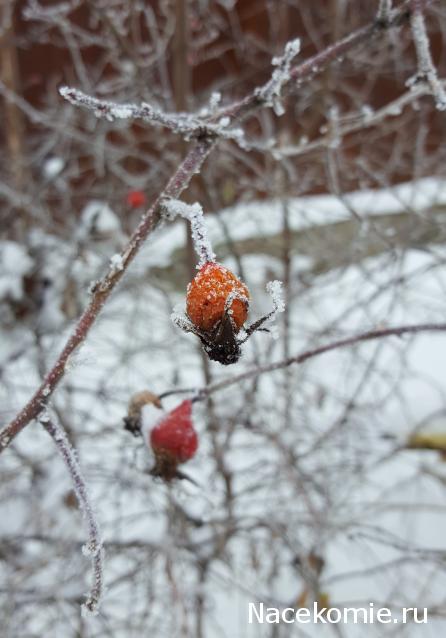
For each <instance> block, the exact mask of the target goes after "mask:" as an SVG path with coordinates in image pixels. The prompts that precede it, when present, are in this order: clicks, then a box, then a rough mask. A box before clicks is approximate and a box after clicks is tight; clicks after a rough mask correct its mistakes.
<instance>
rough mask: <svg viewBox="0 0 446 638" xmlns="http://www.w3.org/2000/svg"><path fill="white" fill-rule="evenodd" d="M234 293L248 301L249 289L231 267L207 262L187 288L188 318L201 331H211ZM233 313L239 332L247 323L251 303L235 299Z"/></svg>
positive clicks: (232, 306)
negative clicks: (229, 296)
mask: <svg viewBox="0 0 446 638" xmlns="http://www.w3.org/2000/svg"><path fill="white" fill-rule="evenodd" d="M233 291H235V292H236V293H238V294H239V295H241V296H242V297H244V298H246V299H247V300H248V301H249V291H248V288H247V287H246V285H245V284H244V283H243V282H241V281H240V279H237V277H236V276H235V275H234V274H233V273H232V272H231V271H230V270H229V269H228V268H225V266H222V265H221V264H218V263H216V262H214V261H208V262H206V263H205V264H204V265H203V266H202V267H201V268H200V270H199V271H198V273H197V275H196V276H195V277H194V279H193V280H192V281H191V283H190V284H189V286H188V288H187V297H186V312H187V315H188V317H189V319H190V320H191V321H192V323H193V324H194V325H195V326H196V327H197V328H198V329H200V330H203V331H205V332H209V331H210V330H212V329H213V328H214V327H215V326H216V324H217V323H218V322H219V321H220V320H221V319H222V317H223V313H224V309H225V303H226V299H227V298H228V295H229V294H230V293H231V292H233ZM230 310H231V316H232V319H233V321H234V324H235V327H236V332H238V331H239V330H240V329H241V327H242V326H243V324H244V323H245V321H246V318H247V315H248V303H246V302H244V301H243V300H242V299H238V298H236V299H234V301H233V302H232V304H231V307H230Z"/></svg>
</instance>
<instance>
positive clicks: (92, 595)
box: [41, 415, 104, 614]
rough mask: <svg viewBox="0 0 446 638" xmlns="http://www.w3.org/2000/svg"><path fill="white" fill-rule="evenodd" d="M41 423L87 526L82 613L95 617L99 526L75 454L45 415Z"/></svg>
mask: <svg viewBox="0 0 446 638" xmlns="http://www.w3.org/2000/svg"><path fill="white" fill-rule="evenodd" d="M41 423H42V425H43V427H44V428H45V430H46V431H47V432H48V434H49V435H50V436H51V438H52V439H53V441H54V443H55V444H56V446H57V449H58V450H59V453H60V455H61V457H62V459H63V461H64V463H65V465H66V467H67V470H68V472H69V474H70V476H71V480H72V483H73V487H74V491H75V494H76V497H77V500H78V503H79V508H80V510H81V512H82V515H83V517H84V519H85V520H86V523H87V527H88V542H87V543H86V544H85V545H84V546H83V548H82V553H83V554H84V555H85V556H90V557H91V562H92V566H93V584H92V586H91V589H90V592H89V594H88V597H87V600H86V601H85V603H84V605H83V607H84V609H85V611H87V612H89V613H92V614H97V613H98V611H99V606H100V603H101V598H102V594H103V589H104V575H103V563H104V548H103V543H102V538H101V533H100V529H99V524H98V522H97V519H96V515H95V513H94V510H93V506H92V504H91V501H90V496H89V494H88V489H87V485H86V483H85V479H84V477H83V476H82V472H81V468H80V466H79V462H78V460H77V456H76V452H75V451H74V449H73V448H72V447H71V445H70V442H69V441H68V437H67V435H66V433H65V431H64V430H63V428H62V427H61V426H60V425H59V424H56V423H54V422H53V421H51V420H49V419H48V418H47V417H46V415H43V416H42V419H41Z"/></svg>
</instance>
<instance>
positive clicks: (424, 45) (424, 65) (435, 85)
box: [407, 0, 446, 111]
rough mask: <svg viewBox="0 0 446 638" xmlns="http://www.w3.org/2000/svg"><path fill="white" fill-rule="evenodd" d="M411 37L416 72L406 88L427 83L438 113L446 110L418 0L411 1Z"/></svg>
mask: <svg viewBox="0 0 446 638" xmlns="http://www.w3.org/2000/svg"><path fill="white" fill-rule="evenodd" d="M410 24H411V28H412V36H413V41H414V44H415V48H416V51H417V58H418V72H417V74H416V75H415V76H414V77H412V78H410V79H409V80H408V82H407V85H408V86H413V85H414V84H416V83H417V82H420V81H421V82H423V81H424V82H427V84H428V86H429V87H430V90H431V92H432V95H433V97H434V99H435V104H436V107H437V109H438V110H439V111H445V110H446V91H445V90H444V88H443V85H442V83H441V82H440V80H439V78H438V74H437V70H436V68H435V66H434V63H433V61H432V55H431V51H430V44H429V38H428V35H427V30H426V24H425V21H424V15H423V11H422V6H421V3H420V0H412V13H411V16H410Z"/></svg>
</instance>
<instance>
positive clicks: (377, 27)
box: [0, 0, 433, 454]
mask: <svg viewBox="0 0 446 638" xmlns="http://www.w3.org/2000/svg"><path fill="white" fill-rule="evenodd" d="M412 1H413V0H407V1H406V2H405V3H404V4H402V5H401V7H400V9H398V10H397V11H394V13H393V14H392V17H391V20H389V22H388V23H387V24H386V25H383V24H382V23H380V22H377V21H374V22H372V23H370V24H368V25H367V26H365V27H362V28H360V29H358V30H356V31H354V32H353V33H351V34H350V35H349V36H347V37H345V38H343V39H341V40H339V41H338V42H336V43H335V44H332V45H331V46H328V47H327V48H326V49H324V50H323V51H321V52H320V53H317V54H316V55H314V56H312V57H310V58H309V59H307V60H306V61H305V62H303V63H302V64H300V65H297V66H295V67H293V68H292V69H291V70H290V74H289V80H288V87H290V84H291V85H293V86H294V87H298V86H299V85H300V84H301V83H302V82H303V81H304V80H309V79H311V78H313V77H314V76H315V75H316V74H318V73H320V72H322V71H323V70H324V69H325V68H326V67H327V66H328V65H329V64H331V63H332V62H334V61H335V60H338V59H339V58H340V57H342V56H344V55H345V54H346V53H348V52H349V51H351V50H352V49H354V48H355V47H356V46H358V45H360V44H363V43H364V42H365V41H366V40H370V39H371V38H372V37H373V36H375V35H376V34H379V33H380V32H382V31H383V29H387V28H390V27H393V26H399V25H401V24H402V23H403V22H407V21H408V20H409V19H410V16H411V11H412ZM432 1H433V0H417V2H418V4H419V6H420V7H422V8H425V7H426V6H427V5H429V4H430V3H431V2H432ZM260 89H261V87H260ZM262 106H265V104H264V100H263V99H262V91H261V90H260V91H259V89H256V90H254V91H253V92H252V93H251V94H250V95H248V96H247V97H246V98H244V99H243V100H241V101H239V102H235V103H233V104H232V105H230V106H229V107H227V108H225V109H222V110H221V111H219V112H218V113H216V115H215V116H214V117H213V118H212V119H211V120H210V121H211V122H212V120H214V119H215V121H219V120H220V118H221V117H223V116H226V117H229V118H230V119H231V121H232V123H233V122H234V120H240V119H241V118H243V117H244V116H246V115H247V114H248V113H251V112H253V111H255V110H256V109H258V108H260V107H262ZM215 144H216V137H215V136H213V135H211V134H210V133H209V131H208V132H207V133H206V131H205V132H204V134H203V137H202V138H198V139H197V141H196V142H195V143H194V146H193V147H192V148H191V150H190V151H189V152H188V154H187V155H186V157H185V159H184V160H183V162H182V163H181V164H180V166H179V167H178V169H177V170H176V171H175V173H174V174H173V176H172V177H171V179H170V181H169V183H168V184H167V186H166V188H165V189H164V190H163V191H162V193H161V194H160V195H159V196H158V198H157V199H156V200H155V202H154V203H153V204H152V206H151V208H150V209H149V210H148V211H147V212H146V213H145V214H144V215H143V217H142V219H141V221H140V223H139V225H138V227H137V228H136V230H135V232H134V233H133V235H132V237H131V238H130V240H129V243H128V244H127V246H126V247H125V248H124V250H123V251H122V253H121V258H122V267H120V268H116V266H114V265H111V266H110V268H109V270H108V272H107V274H106V275H105V276H104V277H103V278H102V280H100V281H99V282H98V283H97V284H96V285H95V287H94V290H93V291H92V298H91V301H90V303H89V305H88V306H87V308H86V309H85V311H84V312H83V314H82V315H81V317H80V319H79V321H78V323H77V325H76V327H75V329H74V332H73V333H72V334H71V336H70V337H69V339H68V341H67V343H66V345H65V346H64V348H63V350H62V352H61V353H60V355H59V357H58V359H57V360H56V363H55V364H54V366H53V367H52V368H51V370H50V371H49V372H48V374H47V376H46V377H45V379H44V381H43V382H42V384H41V386H40V387H39V388H38V390H37V391H36V392H35V394H34V395H33V396H32V398H31V399H30V400H29V401H28V403H27V404H26V405H25V406H24V408H23V409H22V410H21V411H20V412H19V413H18V414H17V416H16V417H15V418H14V419H13V420H12V421H11V423H9V425H7V426H6V427H5V428H3V430H2V431H1V432H0V454H1V453H2V452H3V450H5V449H6V448H7V447H8V445H9V444H10V443H11V441H12V440H13V439H14V438H15V437H16V436H17V434H19V433H20V432H21V431H22V430H23V428H24V427H26V426H27V425H28V424H29V423H30V422H31V421H32V420H33V419H35V418H36V417H38V416H39V414H40V413H41V412H42V410H43V409H44V408H45V406H46V404H47V402H48V399H49V398H50V397H51V395H52V393H53V392H54V390H55V388H56V387H57V385H58V383H59V382H60V380H61V379H62V377H63V375H64V373H65V369H66V366H67V364H68V363H69V359H70V357H71V355H72V354H73V353H74V352H75V351H76V350H77V348H78V347H79V346H80V345H81V344H82V343H83V342H84V341H85V339H86V337H87V335H88V333H89V331H90V329H91V328H92V326H93V324H94V323H95V321H96V319H97V317H98V315H99V313H100V312H101V310H102V308H103V307H104V305H105V303H106V301H107V300H108V298H109V296H110V294H111V293H112V291H113V290H114V288H115V287H116V284H117V283H118V282H119V281H120V280H121V278H122V276H123V274H124V272H125V271H126V270H127V268H128V266H129V264H130V263H131V262H132V260H133V258H134V257H135V256H136V254H137V253H138V251H139V249H140V248H141V246H142V245H143V243H144V242H145V240H146V239H147V237H148V235H150V233H151V232H152V230H154V229H155V228H156V226H157V225H158V223H159V222H160V219H161V212H160V203H161V201H162V200H163V199H166V198H178V196H179V195H180V194H181V193H182V192H183V191H184V190H185V189H186V188H187V186H188V185H189V182H190V180H191V178H192V176H193V174H194V173H197V172H199V170H200V168H201V166H202V164H203V162H204V161H205V159H206V158H207V156H208V155H209V153H210V152H211V150H212V149H213V147H214V146H215ZM382 336H385V335H382ZM280 367H282V366H280ZM273 369H274V368H273ZM250 376H253V375H252V374H251V375H250Z"/></svg>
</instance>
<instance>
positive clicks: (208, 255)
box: [163, 199, 215, 268]
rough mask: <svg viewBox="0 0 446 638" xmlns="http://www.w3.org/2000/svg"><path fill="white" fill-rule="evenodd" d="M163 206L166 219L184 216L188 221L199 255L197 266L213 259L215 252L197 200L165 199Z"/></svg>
mask: <svg viewBox="0 0 446 638" xmlns="http://www.w3.org/2000/svg"><path fill="white" fill-rule="evenodd" d="M163 208H164V211H165V214H166V217H167V218H168V219H175V217H184V218H185V219H188V220H189V221H190V225H191V230H192V239H193V242H194V246H195V250H196V252H197V255H198V257H199V263H198V268H200V267H201V266H203V264H205V263H206V262H208V261H215V253H214V251H213V250H212V246H211V242H210V241H209V238H208V234H207V230H206V226H205V223H204V216H203V209H202V207H201V206H200V204H199V203H198V202H196V203H195V204H185V203H184V202H182V201H180V200H179V199H165V200H164V201H163Z"/></svg>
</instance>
